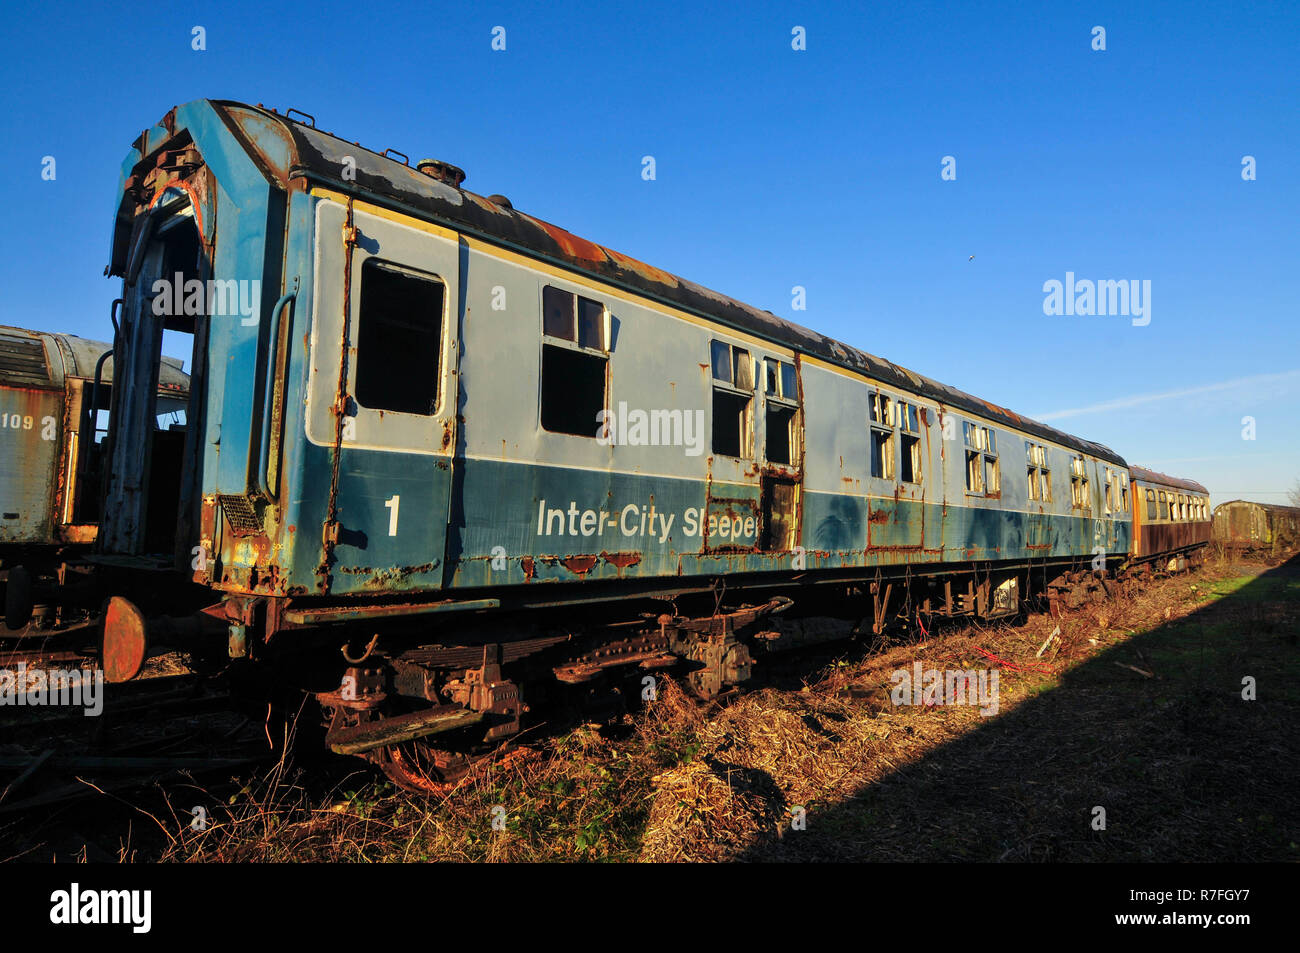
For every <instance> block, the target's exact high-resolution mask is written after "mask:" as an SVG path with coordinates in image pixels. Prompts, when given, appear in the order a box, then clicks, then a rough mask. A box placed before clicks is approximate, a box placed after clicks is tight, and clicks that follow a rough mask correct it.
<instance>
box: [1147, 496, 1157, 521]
mask: <svg viewBox="0 0 1300 953" xmlns="http://www.w3.org/2000/svg"><path fill="white" fill-rule="evenodd" d="M1155 518H1156V491H1155V490H1147V522H1148V523H1150V522H1153V521H1154V520H1155Z"/></svg>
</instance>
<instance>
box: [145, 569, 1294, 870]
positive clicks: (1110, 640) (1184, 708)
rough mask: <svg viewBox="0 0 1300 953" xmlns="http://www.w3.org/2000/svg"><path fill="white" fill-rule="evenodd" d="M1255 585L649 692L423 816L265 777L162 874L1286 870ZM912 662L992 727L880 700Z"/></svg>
mask: <svg viewBox="0 0 1300 953" xmlns="http://www.w3.org/2000/svg"><path fill="white" fill-rule="evenodd" d="M1261 568H1262V567H1255V568H1254V569H1250V570H1243V569H1242V568H1240V567H1233V566H1230V565H1225V564H1221V565H1214V566H1209V567H1206V568H1204V569H1202V570H1200V571H1199V572H1198V573H1196V574H1194V575H1191V576H1179V577H1174V578H1170V579H1165V580H1160V581H1157V582H1154V583H1151V584H1150V585H1148V586H1147V588H1145V589H1144V590H1141V591H1139V590H1137V589H1136V588H1128V589H1126V590H1125V591H1123V592H1122V593H1120V594H1118V595H1117V596H1116V597H1115V598H1114V599H1112V600H1110V601H1108V602H1106V603H1104V604H1098V605H1089V606H1085V607H1082V608H1080V609H1077V610H1074V611H1072V612H1071V613H1069V614H1068V615H1067V617H1066V618H1064V619H1062V620H1060V621H1059V622H1058V621H1056V620H1053V619H1051V618H1049V617H1048V616H1045V615H1036V616H1030V617H1029V618H1028V619H1027V620H1026V621H1024V622H1022V623H1020V624H1017V625H1009V626H998V627H995V628H982V627H978V626H970V627H967V628H964V629H961V630H958V631H953V632H948V633H943V634H937V633H936V634H932V635H931V636H930V637H929V638H928V639H927V641H925V642H924V643H921V644H918V645H895V646H893V647H886V648H884V649H883V650H880V651H877V652H876V653H875V654H872V655H870V656H869V657H867V658H861V657H860V656H859V657H856V658H854V657H848V658H846V659H845V660H843V661H840V662H838V663H836V664H833V665H831V666H830V667H828V668H827V669H825V670H823V671H821V672H818V673H815V674H814V675H813V676H812V677H810V678H809V679H808V680H807V683H806V684H805V685H804V687H803V689H802V690H798V691H778V690H775V689H773V688H765V689H760V690H758V691H755V692H752V693H750V694H747V695H744V696H742V697H740V698H738V699H736V700H735V701H733V702H732V703H731V704H729V705H726V706H716V705H715V706H701V705H698V704H696V703H695V702H693V701H691V700H689V699H687V698H686V697H684V696H683V695H682V693H681V692H680V691H679V690H678V689H677V688H676V687H674V686H673V685H671V684H670V685H667V686H666V687H665V688H664V689H663V690H662V691H661V693H660V695H659V698H658V700H657V701H656V702H654V703H653V704H651V705H649V706H648V707H647V709H646V710H644V711H643V712H641V713H639V714H638V715H637V716H636V717H635V718H634V719H631V720H630V724H629V731H628V732H626V733H625V734H624V736H623V737H621V738H619V739H615V738H613V737H610V736H609V735H608V734H607V733H604V732H602V731H601V730H599V729H598V728H597V727H596V726H594V725H588V726H584V727H582V728H579V729H577V730H575V731H572V732H569V733H567V734H565V735H563V736H561V737H558V738H554V739H551V740H549V741H546V742H539V743H538V744H537V746H536V747H535V748H532V749H528V750H526V751H525V752H524V753H523V754H520V753H516V754H514V755H512V756H510V757H506V758H502V759H498V760H497V761H495V762H493V763H489V764H487V765H485V766H484V767H483V768H482V769H481V770H479V771H478V772H477V773H476V774H474V775H473V776H471V777H469V778H466V779H465V780H464V781H462V782H461V783H460V784H459V785H457V786H456V787H455V788H454V789H452V790H450V791H448V792H447V794H446V795H445V796H443V797H441V798H434V799H421V798H416V797H411V796H408V795H406V794H405V793H402V792H400V791H396V790H395V789H394V788H393V787H392V786H391V785H389V784H387V783H384V782H376V781H374V780H373V779H372V777H371V776H369V775H365V774H357V775H355V776H352V777H350V778H348V779H345V781H344V782H343V783H341V784H340V785H339V786H338V787H336V788H335V790H333V791H331V792H329V794H328V795H326V796H324V797H322V796H320V795H309V794H308V793H307V792H306V791H304V790H303V789H302V788H301V787H298V786H297V785H296V784H295V783H294V782H293V780H292V779H291V778H290V777H289V775H288V773H287V772H286V771H285V770H284V769H283V766H279V767H277V769H276V770H275V771H273V772H272V773H271V774H270V775H268V776H267V777H265V778H262V779H260V780H259V781H257V782H256V783H253V784H250V785H249V787H248V788H246V789H245V790H244V791H243V792H241V793H240V794H239V795H237V796H236V797H234V798H232V799H231V802H232V803H229V804H228V805H226V806H225V808H224V809H223V810H221V811H219V812H216V813H215V814H214V817H213V820H214V822H215V823H214V824H212V825H211V826H210V827H209V828H208V829H207V830H204V831H190V830H186V831H184V833H183V835H182V836H180V837H176V838H175V839H174V840H173V841H171V842H170V843H169V844H168V846H167V847H166V849H165V850H163V852H162V854H161V858H162V859H166V860H206V861H243V860H290V859H291V860H305V861H313V860H314V861H345V862H350V861H363V862H365V861H385V860H403V861H410V860H472V861H484V860H486V861H520V860H523V861H538V860H541V861H545V860H615V861H627V860H644V861H721V860H735V859H753V860H764V859H792V860H795V859H797V860H848V859H852V860H916V859H931V860H944V859H948V860H952V859H971V860H1047V859H1062V860H1214V859H1225V858H1226V859H1236V860H1262V859H1272V860H1278V859H1291V860H1294V859H1295V858H1296V845H1295V844H1294V843H1293V842H1292V841H1291V839H1290V838H1291V837H1292V836H1293V835H1291V834H1290V833H1289V832H1290V831H1292V830H1294V829H1295V823H1296V820H1297V811H1296V796H1295V795H1294V793H1293V792H1292V790H1291V788H1292V786H1293V785H1292V783H1291V782H1292V781H1293V780H1294V778H1295V777H1296V775H1297V768H1298V767H1300V764H1297V740H1296V739H1297V738H1300V732H1298V731H1297V728H1300V725H1298V724H1297V720H1298V718H1297V716H1298V714H1300V697H1298V696H1297V690H1296V688H1295V686H1296V684H1297V682H1296V680H1295V676H1296V675H1297V674H1300V670H1298V669H1297V658H1296V631H1297V627H1298V625H1297V609H1298V608H1300V573H1297V572H1296V571H1295V570H1294V569H1292V570H1290V571H1289V574H1287V573H1283V574H1280V575H1279V574H1271V575H1270V576H1268V577H1263V578H1258V579H1256V578H1255V576H1256V574H1257V573H1259V572H1260V571H1261ZM1058 625H1059V629H1060V633H1059V640H1057V641H1053V642H1052V643H1051V644H1050V645H1049V646H1048V648H1047V649H1046V650H1045V651H1044V652H1043V655H1042V657H1041V658H1040V657H1037V655H1036V653H1037V652H1038V651H1039V648H1040V646H1042V645H1043V643H1044V641H1045V640H1046V639H1047V637H1048V635H1049V634H1050V633H1051V632H1052V631H1053V629H1055V628H1056V627H1057V626H1058ZM986 652H987V653H991V654H992V655H993V656H995V657H996V659H997V660H996V661H990V660H989V658H988V656H987V655H985V654H984V653H986ZM915 661H920V662H921V663H922V665H923V668H926V669H929V668H937V669H970V668H983V667H986V666H993V667H997V668H998V669H999V670H1000V676H1001V683H1000V687H1001V691H1000V695H999V705H1000V710H999V712H998V715H997V716H996V717H991V718H986V717H981V715H980V713H979V709H978V708H976V707H972V706H935V705H922V706H911V705H905V706H901V705H900V706H896V705H894V704H892V702H891V699H890V690H891V688H892V682H891V679H890V675H891V673H892V672H894V671H896V670H898V669H904V670H910V668H911V666H912V664H913V663H914V662H915ZM1139 670H1140V671H1139ZM1245 675H1253V676H1255V677H1256V678H1257V679H1258V680H1259V683H1260V688H1259V700H1258V701H1255V702H1245V701H1243V700H1242V699H1241V697H1240V685H1241V678H1242V677H1243V676H1245ZM1097 807H1103V808H1105V809H1106V812H1107V828H1106V830H1096V829H1094V823H1093V819H1094V817H1095V808H1097ZM799 808H802V809H803V812H804V814H805V816H806V829H798V826H797V825H796V826H792V824H791V821H792V817H793V816H794V815H795V814H796V813H797V810H796V809H799ZM494 809H497V810H495V811H494ZM494 818H497V819H499V821H498V823H500V821H503V822H504V826H503V829H500V830H498V829H494V826H493V820H494ZM183 819H184V816H183V815H182V820H183Z"/></svg>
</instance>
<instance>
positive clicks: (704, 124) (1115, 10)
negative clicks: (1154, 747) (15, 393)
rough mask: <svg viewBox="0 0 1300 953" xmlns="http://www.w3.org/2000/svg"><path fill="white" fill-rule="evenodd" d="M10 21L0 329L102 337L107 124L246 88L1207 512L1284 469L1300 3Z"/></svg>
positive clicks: (382, 11)
mask: <svg viewBox="0 0 1300 953" xmlns="http://www.w3.org/2000/svg"><path fill="white" fill-rule="evenodd" d="M195 26H202V27H203V28H204V30H205V34H206V35H205V39H206V49H205V50H202V51H197V50H194V49H193V48H192V46H193V39H192V36H193V33H192V31H193V28H194V27H195ZM498 26H500V27H504V28H505V46H506V48H505V50H504V51H501V50H493V49H492V42H493V29H494V27H498ZM1097 26H1101V27H1104V28H1105V47H1106V48H1105V49H1104V50H1095V49H1093V46H1094V45H1095V43H1096V39H1095V37H1094V27H1097ZM795 27H803V28H804V31H805V33H804V35H805V37H806V40H805V43H806V49H802V50H795V49H793V48H792V46H793V45H795V39H796V37H795V36H794V33H793V31H794V29H795ZM0 30H2V31H3V33H2V34H0V54H3V55H0V90H3V93H2V94H0V95H3V97H4V101H5V105H4V109H3V113H2V114H0V133H2V135H0V170H2V172H3V179H0V182H3V185H0V190H2V192H0V195H3V199H4V204H3V208H4V210H5V227H4V229H3V231H2V233H0V234H2V236H3V237H0V252H2V254H0V284H2V285H3V288H4V296H3V304H2V305H0V323H5V324H15V325H19V326H23V327H32V328H40V329H45V330H58V331H67V332H71V333H75V334H80V335H83V336H86V337H98V338H100V339H103V338H106V337H108V336H109V335H110V333H111V332H110V330H109V324H108V308H109V303H110V302H111V300H112V299H113V298H114V297H115V296H116V295H117V293H118V291H119V287H120V286H119V283H118V282H117V281H115V280H114V281H110V280H108V279H106V278H104V277H103V269H104V265H105V263H106V262H107V260H108V243H109V235H110V227H111V222H112V212H113V209H114V208H115V205H116V201H117V197H116V196H115V195H114V194H113V193H114V189H115V187H116V183H117V174H118V167H119V165H120V163H121V161H122V159H123V157H124V156H125V154H126V152H127V149H128V147H129V145H130V143H131V142H132V141H133V140H134V138H135V137H136V135H138V133H139V132H140V130H142V129H144V128H145V127H147V126H150V125H152V124H154V123H156V122H157V121H158V120H159V119H160V118H161V117H162V115H163V114H164V113H165V112H166V111H167V110H168V109H169V108H170V107H172V106H173V105H176V104H178V103H183V102H187V101H189V100H191V99H199V98H204V97H208V98H228V99H238V100H243V101H246V102H252V103H259V102H260V103H265V104H266V105H268V106H275V107H276V108H278V109H280V110H281V111H283V110H284V109H285V108H287V107H290V106H293V107H297V108H299V109H302V110H306V111H307V112H309V113H312V114H314V115H315V117H316V120H317V124H318V126H319V127H320V128H322V129H326V130H328V131H330V132H334V133H336V134H338V135H341V136H343V137H345V138H347V139H349V140H358V141H360V142H361V143H362V144H363V145H365V146H368V147H370V148H373V149H375V150H377V151H382V150H383V149H384V148H386V147H392V148H395V149H399V150H400V151H402V152H404V153H406V154H408V155H409V156H411V158H412V160H414V159H416V158H419V157H424V156H432V157H436V158H441V159H445V160H447V161H450V162H453V163H455V164H457V165H459V166H461V167H463V168H464V169H465V170H466V171H467V172H468V178H467V180H466V183H465V184H466V186H467V187H468V188H470V189H472V190H474V191H476V192H479V193H482V194H488V193H493V192H500V193H503V194H505V195H507V196H509V197H510V199H511V200H512V202H513V203H514V205H515V207H516V208H518V209H520V210H522V211H525V212H528V213H529V214H532V215H535V216H537V217H539V218H543V219H546V220H548V221H551V222H554V223H556V224H558V225H561V226H563V227H565V228H567V229H569V230H570V231H573V232H575V233H576V234H578V235H581V236H583V237H585V238H590V239H592V240H594V241H598V242H601V243H602V244H606V245H609V246H610V247H613V248H615V249H617V250H619V251H622V252H625V253H627V254H630V255H633V256H634V257H637V258H640V259H642V260H644V261H647V262H650V263H651V264H654V265H656V266H658V267H661V268H664V269H667V270H669V271H672V272H674V273H676V274H679V275H682V276H683V277H686V278H689V279H691V280H693V281H697V282H699V283H701V284H703V285H706V286H708V287H711V288H714V289H716V290H718V291H721V292H724V293H726V294H728V295H731V296H733V297H736V298H739V299H741V300H743V301H746V302H749V303H751V304H753V305H756V306H758V307H760V308H767V309H770V310H771V311H774V312H776V313H777V314H780V315H782V316H784V317H788V318H792V319H793V320H796V321H798V322H799V323H801V324H806V325H809V326H811V327H813V328H816V329H817V330H819V331H822V332H824V333H826V334H829V335H831V336H832V337H836V338H838V339H840V340H842V341H845V342H847V343H850V344H853V345H855V346H857V347H860V348H862V349H864V350H867V351H870V352H871V353H874V354H877V355H880V356H882V357H885V358H888V359H890V360H892V361H895V362H897V363H899V364H902V365H904V366H906V367H910V368H912V369H913V370H916V371H919V372H921V373H924V374H927V375H929V376H931V377H934V378H936V379H938V380H941V381H944V382H945V383H949V384H952V385H954V386H956V387H960V388H962V389H963V390H966V391H969V392H970V393H973V394H975V395H977V396H980V397H982V398H985V399H987V400H990V401H993V402H995V403H998V404H1002V405H1004V406H1007V407H1010V408H1012V409H1013V410H1016V411H1019V412H1021V413H1024V414H1027V415H1029V416H1034V417H1037V418H1038V419H1041V420H1044V421H1046V422H1049V423H1051V424H1053V425H1054V426H1057V427H1059V428H1061V429H1064V430H1067V431H1069V432H1072V433H1076V434H1078V435H1080V436H1083V437H1086V438H1089V439H1092V440H1097V441H1100V442H1101V443H1104V444H1107V445H1108V446H1110V447H1112V448H1113V449H1114V450H1116V451H1118V452H1119V453H1120V454H1122V455H1123V456H1124V457H1125V458H1126V459H1128V460H1129V461H1130V462H1132V463H1135V464H1139V465H1144V466H1148V467H1152V468H1154V469H1157V470H1163V471H1165V472H1169V473H1173V474H1177V475H1181V476H1187V477H1191V478H1193V479H1197V480H1199V481H1201V482H1202V483H1204V484H1206V485H1207V486H1208V487H1209V488H1210V490H1211V491H1212V493H1213V496H1214V501H1215V502H1220V501H1222V500H1225V499H1232V498H1236V497H1244V498H1251V499H1259V500H1263V501H1266V502H1268V501H1272V502H1282V498H1283V494H1284V491H1285V489H1286V488H1287V487H1290V486H1292V485H1294V483H1295V482H1296V480H1297V479H1300V321H1298V320H1297V319H1298V318H1300V313H1298V312H1300V307H1298V304H1297V279H1298V278H1300V267H1297V264H1296V253H1297V237H1298V233H1300V215H1298V214H1297V213H1298V212H1300V134H1298V133H1300V109H1297V105H1298V102H1297V101H1298V99H1300V66H1298V65H1297V52H1298V51H1300V3H1219V4H1210V3H1199V2H1174V3H1167V4H1159V3H1141V4H1138V3H1134V2H1131V0H1130V2H1121V3H1056V4H1051V3H1048V4H1041V5H1039V4H1032V3H1008V4H994V3H952V4H931V3H888V4H883V3H882V4H873V5H856V4H855V5H850V4H811V3H764V2H752V3H743V4H735V5H725V4H707V5H701V9H690V8H689V6H688V5H681V6H677V5H664V4H651V3H648V2H643V3H636V4H619V3H566V2H562V0H557V2H552V3H539V4H519V3H482V4H474V3H470V4H467V3H463V2H461V3H405V4H397V5H392V6H386V5H382V4H370V3H360V2H351V3H338V4H332V3H316V2H313V3H310V4H307V5H301V6H297V7H293V8H275V7H268V6H267V5H265V4H262V3H252V2H240V3H233V4H228V5H226V4H222V5H218V4H207V3H195V4H185V5H183V7H177V6H175V5H172V6H170V7H169V6H168V5H164V4H144V5H139V6H133V5H131V4H129V3H121V4H114V5H109V6H104V7H101V6H100V5H98V4H95V5H89V4H85V5H79V4H69V5H67V6H66V7H64V8H63V10H62V12H59V11H57V10H56V8H54V7H49V6H42V7H33V8H31V9H29V10H27V11H25V12H24V11H19V10H14V9H10V10H7V11H6V14H5V22H4V26H3V27H0ZM45 156H53V157H55V160H56V166H55V168H56V178H55V179H54V180H53V181H48V180H45V179H43V178H42V169H43V168H44V166H43V164H42V160H43V158H44V157H45ZM645 156H653V157H654V160H655V178H654V179H653V180H647V179H645V178H643V176H642V170H643V168H644V165H643V161H642V160H643V157H645ZM945 156H951V157H952V159H953V160H954V162H953V163H949V168H950V169H951V168H953V167H954V165H955V173H956V177H955V178H949V179H945V178H943V176H942V173H943V171H944V157H945ZM1245 156H1252V157H1254V170H1255V178H1254V179H1253V180H1246V179H1244V178H1243V157H1245ZM971 256H974V257H973V258H972V257H971ZM1287 261H1291V263H1292V264H1291V265H1290V266H1288V265H1286V262H1287ZM1067 272H1068V273H1073V275H1074V276H1075V280H1076V281H1078V280H1083V279H1088V280H1092V281H1098V280H1108V281H1109V280H1137V281H1138V282H1139V283H1141V282H1147V281H1149V282H1150V289H1151V290H1150V299H1149V311H1148V312H1147V314H1148V316H1149V317H1150V323H1149V324H1145V325H1143V326H1135V325H1134V323H1133V318H1132V317H1128V316H1123V315H1119V316H1116V315H1106V316H1099V315H1079V314H1060V315H1057V314H1051V315H1048V314H1045V313H1044V301H1045V299H1046V298H1047V294H1046V293H1045V291H1044V283H1045V282H1048V281H1051V280H1056V281H1060V282H1062V283H1064V282H1065V281H1066V275H1067ZM795 286H801V287H803V288H804V289H806V310H802V311H800V310H794V308H793V303H794V302H793V294H792V289H793V288H794V287H795ZM1139 287H1142V285H1141V284H1139ZM1143 304H1144V306H1145V305H1147V304H1148V302H1147V300H1146V299H1145V297H1144V298H1143ZM1138 320H1139V321H1140V320H1142V319H1141V318H1139V319H1138ZM1245 417H1250V418H1253V421H1254V439H1253V440H1251V439H1243V430H1246V429H1247V428H1248V425H1247V424H1243V418H1245Z"/></svg>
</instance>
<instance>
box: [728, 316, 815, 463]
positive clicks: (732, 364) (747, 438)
mask: <svg viewBox="0 0 1300 953" xmlns="http://www.w3.org/2000/svg"><path fill="white" fill-rule="evenodd" d="M719 345H721V346H723V347H725V348H727V358H728V359H727V368H728V370H729V371H730V375H731V377H730V380H726V381H724V380H722V379H721V378H719V377H718V376H717V365H716V363H715V359H714V353H715V348H716V347H717V346H719ZM737 352H739V353H741V354H744V355H745V356H746V357H747V358H748V361H749V389H748V390H746V389H745V388H744V387H738V386H736V384H735V378H736V370H737V367H738V366H739V365H737V363H736V358H737ZM754 365H755V360H754V352H753V350H752V349H750V348H749V347H747V346H745V345H742V344H736V343H734V342H732V341H728V340H726V339H725V338H719V337H710V338H709V383H710V385H711V386H710V390H709V451H710V453H711V454H713V455H714V456H719V457H727V458H728V459H731V460H753V459H754V449H755V448H754V444H755V433H754V431H755V427H754V396H755V394H756V393H757V385H758V381H757V379H756V376H755V374H754ZM719 392H722V393H724V394H729V395H731V396H732V397H743V398H744V399H745V409H744V413H743V415H742V416H743V422H742V424H741V434H740V447H739V449H740V451H741V452H740V453H739V454H734V455H733V454H730V453H725V452H723V451H721V450H718V449H717V447H716V446H715V445H714V435H715V433H716V430H717V424H716V420H715V417H716V412H717V408H716V404H717V394H718V393H719ZM764 450H765V451H766V447H765V448H764ZM791 456H794V447H793V446H792V447H791Z"/></svg>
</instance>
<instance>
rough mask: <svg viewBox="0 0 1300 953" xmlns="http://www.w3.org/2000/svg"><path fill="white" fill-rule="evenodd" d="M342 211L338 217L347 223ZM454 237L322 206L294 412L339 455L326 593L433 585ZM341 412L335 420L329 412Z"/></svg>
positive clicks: (452, 349) (437, 579) (438, 548)
mask: <svg viewBox="0 0 1300 953" xmlns="http://www.w3.org/2000/svg"><path fill="white" fill-rule="evenodd" d="M349 214H350V216H351V217H350V218H349ZM459 261H460V257H459V242H458V239H457V237H456V235H455V233H453V232H450V231H448V230H446V229H441V228H435V227H433V226H428V227H427V229H426V227H420V228H415V227H411V226H408V225H404V224H398V223H397V222H394V221H390V220H388V219H385V218H380V217H378V216H376V215H370V214H367V213H366V212H363V211H360V210H350V209H349V208H348V207H347V206H344V205H341V204H339V203H336V202H329V201H323V202H321V204H320V205H319V207H318V211H317V267H316V308H315V320H314V321H313V323H312V384H311V388H310V396H309V406H308V414H307V420H308V423H307V426H308V436H309V438H310V439H311V440H312V442H313V443H316V444H318V445H323V446H327V447H331V448H335V447H336V448H338V450H337V453H336V454H334V455H332V460H331V466H332V467H334V468H336V469H337V474H336V475H333V474H332V475H331V476H332V478H333V480H334V482H335V483H336V485H337V490H336V491H335V492H330V494H329V498H328V500H324V501H323V503H324V504H325V505H326V507H327V509H326V511H325V514H324V524H325V525H324V528H323V529H324V531H323V534H322V535H323V545H324V547H325V550H326V553H325V555H326V559H325V560H323V566H322V571H321V575H322V576H324V575H328V579H322V580H318V584H319V583H320V582H328V588H329V591H330V592H334V593H344V592H351V591H368V592H376V591H394V590H413V589H432V588H437V587H439V586H440V584H441V580H442V576H443V559H444V557H445V550H446V533H447V519H448V507H449V501H450V498H451V485H452V458H453V456H454V454H455V451H456V439H455V438H456V430H455V421H456V404H457V397H458V395H457V387H456V353H457V340H458V335H457V316H458V314H459V310H458V308H459V281H458V274H459ZM335 407H342V408H343V413H342V415H336V414H335V413H334V412H333V409H334V408H335Z"/></svg>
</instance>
